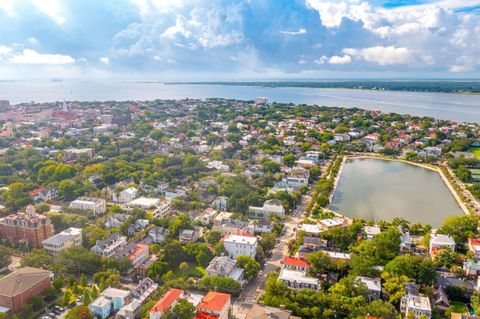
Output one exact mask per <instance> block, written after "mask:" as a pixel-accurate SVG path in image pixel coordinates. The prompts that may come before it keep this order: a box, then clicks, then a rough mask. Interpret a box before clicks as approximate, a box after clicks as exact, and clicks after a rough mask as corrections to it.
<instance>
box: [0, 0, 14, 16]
mask: <svg viewBox="0 0 480 319" xmlns="http://www.w3.org/2000/svg"><path fill="white" fill-rule="evenodd" d="M14 1H15V0H0V10H3V11H4V12H5V13H6V14H8V15H9V16H14V15H15V12H14V10H13V2H14Z"/></svg>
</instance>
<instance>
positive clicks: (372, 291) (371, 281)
mask: <svg viewBox="0 0 480 319" xmlns="http://www.w3.org/2000/svg"><path fill="white" fill-rule="evenodd" d="M356 279H357V280H358V281H360V282H363V283H364V284H365V286H367V289H368V297H367V301H368V302H371V301H372V300H375V299H379V298H380V296H381V295H382V280H381V279H380V278H369V277H363V276H357V277H356Z"/></svg>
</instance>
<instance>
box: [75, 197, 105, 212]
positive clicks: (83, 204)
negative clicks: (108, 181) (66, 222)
mask: <svg viewBox="0 0 480 319" xmlns="http://www.w3.org/2000/svg"><path fill="white" fill-rule="evenodd" d="M70 208H72V209H78V210H86V211H89V212H92V213H94V214H95V215H101V214H103V213H105V212H106V211H107V202H106V201H105V200H104V199H103V198H94V197H79V198H77V199H76V200H74V201H73V202H71V203H70Z"/></svg>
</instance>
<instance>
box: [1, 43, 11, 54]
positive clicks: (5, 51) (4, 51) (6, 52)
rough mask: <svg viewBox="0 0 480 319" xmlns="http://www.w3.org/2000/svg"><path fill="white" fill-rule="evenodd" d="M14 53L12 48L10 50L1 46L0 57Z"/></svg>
mask: <svg viewBox="0 0 480 319" xmlns="http://www.w3.org/2000/svg"><path fill="white" fill-rule="evenodd" d="M10 52H12V48H9V47H7V46H5V45H0V55H5V54H8V53H10Z"/></svg>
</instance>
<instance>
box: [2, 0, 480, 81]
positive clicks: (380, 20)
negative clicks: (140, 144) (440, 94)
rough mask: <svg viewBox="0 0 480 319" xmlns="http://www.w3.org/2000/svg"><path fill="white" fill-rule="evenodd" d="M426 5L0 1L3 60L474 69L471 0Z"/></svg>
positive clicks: (264, 70) (116, 65)
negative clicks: (61, 57)
mask: <svg viewBox="0 0 480 319" xmlns="http://www.w3.org/2000/svg"><path fill="white" fill-rule="evenodd" d="M423 2H424V3H425V4H422V5H415V6H408V5H407V6H397V7H395V8H389V7H385V6H383V5H381V3H382V4H383V2H380V1H377V0H375V1H373V0H338V1H337V0H285V1H276V0H262V1H251V0H235V1H215V0H214V1H212V0H171V1H165V0H115V2H114V4H113V2H111V1H98V0H82V1H71V2H70V1H61V0H30V1H22V0H3V1H1V0H0V17H1V19H2V20H1V22H0V27H1V29H2V32H1V33H0V43H1V44H2V45H3V47H2V46H0V55H1V56H2V60H1V61H0V67H2V66H6V65H7V64H12V63H15V65H16V66H17V67H18V63H19V62H18V61H22V59H23V60H32V61H33V60H42V61H45V59H46V58H45V56H46V57H47V58H48V59H47V60H48V61H50V60H56V59H58V58H59V56H62V54H64V55H65V56H64V57H63V60H62V59H59V60H61V61H70V62H68V63H70V64H74V65H75V67H78V68H85V69H86V68H91V69H98V70H101V71H102V72H107V71H110V72H117V71H119V72H126V73H129V72H135V73H138V74H142V73H143V72H145V73H147V72H152V73H155V72H156V73H157V74H167V73H168V72H170V73H173V74H176V73H179V72H190V74H194V73H199V74H201V73H202V72H210V73H215V72H217V73H218V74H221V73H230V74H255V73H257V74H260V75H263V74H281V76H282V77H284V76H285V75H286V76H289V75H294V76H302V75H307V76H314V75H313V74H316V72H317V74H318V72H323V71H325V72H332V73H334V72H335V71H336V70H341V71H342V72H352V74H358V73H364V72H365V71H368V72H385V71H395V72H399V73H403V74H405V76H409V74H411V73H413V72H415V73H422V74H426V75H427V74H434V75H433V76H435V77H441V76H444V75H447V76H448V75H449V74H453V73H455V76H460V75H459V74H462V73H465V74H466V75H471V74H473V72H476V71H478V70H479V69H480V65H479V61H478V56H480V13H479V12H478V10H477V11H475V10H469V9H468V8H471V7H473V6H475V5H478V0H429V1H423ZM401 3H403V2H401ZM106 20H108V23H104V21H106ZM32 21H34V23H35V26H34V27H33V26H32V23H33V22H32ZM24 48H29V49H30V50H32V49H35V50H37V51H38V52H37V51H33V52H29V51H27V54H25V53H24V52H23V51H22V50H23V49H24ZM59 49H61V53H62V54H54V53H58V52H59ZM40 51H41V52H49V53H50V54H47V55H45V54H40V53H39V52H40ZM27 55H28V59H27V57H24V56H27ZM51 56H54V58H52V57H51ZM73 57H82V58H84V59H85V60H82V62H80V59H79V58H75V59H74V58H73ZM99 57H102V58H99ZM106 57H108V60H106V59H103V58H106ZM69 59H71V60H69ZM72 60H73V62H76V63H73V62H72ZM15 61H17V62H15ZM107 61H108V62H107ZM65 63H66V62H65ZM27 66H28V64H26V66H25V68H26V67H27ZM71 66H72V65H71ZM35 67H36V66H35ZM60 68H61V65H60V66H59V67H58V69H60ZM469 72H470V74H467V73H469ZM27 74H28V73H27ZM437 74H440V75H437ZM345 76H346V77H348V74H347V73H345Z"/></svg>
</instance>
